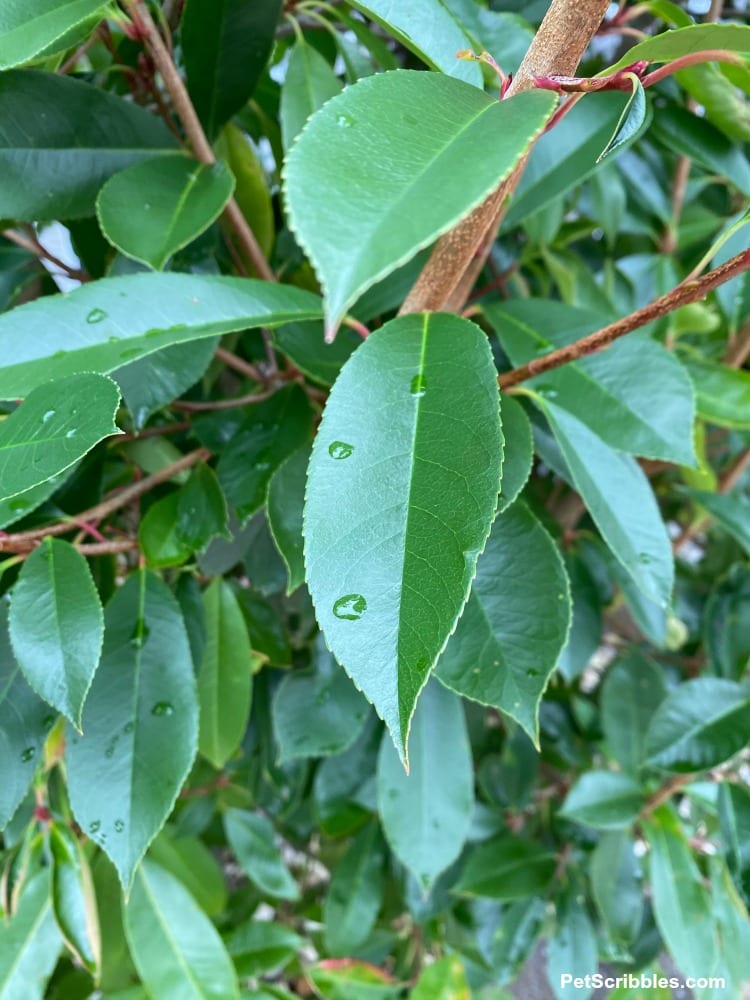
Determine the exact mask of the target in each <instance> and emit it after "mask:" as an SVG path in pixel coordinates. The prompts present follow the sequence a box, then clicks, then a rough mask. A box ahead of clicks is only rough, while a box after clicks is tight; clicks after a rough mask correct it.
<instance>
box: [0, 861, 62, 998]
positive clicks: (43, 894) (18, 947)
mask: <svg viewBox="0 0 750 1000" xmlns="http://www.w3.org/2000/svg"><path fill="white" fill-rule="evenodd" d="M60 945H61V941H60V932H59V931H58V929H57V924H56V923H55V918H54V915H53V913H52V904H51V900H50V886H49V872H48V871H46V870H44V871H41V872H39V873H38V874H37V875H36V876H35V877H34V878H33V879H32V880H31V881H30V882H29V884H28V885H27V886H26V888H25V889H24V892H23V894H22V895H21V901H20V904H19V906H18V909H17V910H16V912H15V913H14V914H13V917H12V918H11V919H10V920H8V921H6V920H3V921H2V922H0V997H2V998H3V1000H42V996H43V995H44V993H45V987H46V984H47V980H48V979H49V977H50V975H51V974H52V970H53V969H54V967H55V965H56V964H57V956H58V954H59V952H60Z"/></svg>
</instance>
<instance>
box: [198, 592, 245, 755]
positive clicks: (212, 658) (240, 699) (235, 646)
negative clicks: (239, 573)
mask: <svg viewBox="0 0 750 1000" xmlns="http://www.w3.org/2000/svg"><path fill="white" fill-rule="evenodd" d="M203 610H204V614H205V618H206V645H205V648H204V651H203V661H202V663H201V665H200V670H199V671H198V698H199V702H200V739H199V747H200V752H201V754H202V755H203V756H204V757H205V758H206V759H207V760H209V761H211V763H212V764H213V765H214V767H223V766H224V764H225V763H226V761H227V760H228V759H229V757H230V756H231V755H232V754H233V753H234V751H235V750H236V749H237V747H238V746H239V743H240V740H241V739H242V736H243V734H244V732H245V727H246V726H247V720H248V716H249V714H250V699H251V694H252V673H253V654H252V652H251V649H250V642H249V639H248V636H247V628H246V626H245V622H244V619H243V617H242V612H241V611H240V608H239V605H238V604H237V598H236V597H235V596H234V593H233V591H232V589H231V587H230V586H229V584H228V583H227V582H226V581H225V580H222V579H221V578H216V579H215V580H213V581H212V582H211V584H210V585H209V586H208V587H207V589H206V590H205V591H204V593H203Z"/></svg>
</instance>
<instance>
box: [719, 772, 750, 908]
mask: <svg viewBox="0 0 750 1000" xmlns="http://www.w3.org/2000/svg"><path fill="white" fill-rule="evenodd" d="M718 811H719V820H720V822H721V836H722V840H723V842H724V847H725V851H726V857H727V863H728V865H729V868H730V870H731V872H732V875H733V876H734V878H735V880H736V881H737V884H738V885H739V886H740V887H741V888H742V890H743V893H744V896H745V899H747V898H748V897H749V896H750V793H749V792H748V790H747V789H746V788H745V787H744V786H742V785H734V784H731V783H730V782H727V781H725V782H722V784H721V785H720V787H719V810H718Z"/></svg>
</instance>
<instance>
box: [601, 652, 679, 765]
mask: <svg viewBox="0 0 750 1000" xmlns="http://www.w3.org/2000/svg"><path fill="white" fill-rule="evenodd" d="M665 694H666V683H665V681H664V676H663V674H662V671H661V669H660V668H659V667H658V666H657V664H656V663H654V662H653V660H650V659H648V658H647V657H646V656H644V655H643V654H642V653H640V652H639V651H638V650H636V649H631V650H629V651H628V652H627V653H625V655H623V656H622V657H620V658H619V659H618V660H617V662H616V663H613V664H612V666H611V667H610V668H609V669H608V670H607V674H606V676H605V678H604V683H603V684H602V694H601V712H602V727H603V729H604V739H605V741H606V746H607V748H608V749H609V751H610V753H611V754H612V756H613V757H614V758H615V760H616V761H617V762H618V763H619V764H620V765H621V766H622V767H623V768H624V769H625V771H627V772H628V774H632V775H636V774H637V773H638V771H639V770H640V769H641V767H642V766H643V763H644V759H645V756H646V733H647V732H648V727H649V723H650V722H651V719H652V718H653V715H654V712H655V711H656V709H657V707H658V705H659V703H660V702H661V701H662V700H663V698H664V695H665Z"/></svg>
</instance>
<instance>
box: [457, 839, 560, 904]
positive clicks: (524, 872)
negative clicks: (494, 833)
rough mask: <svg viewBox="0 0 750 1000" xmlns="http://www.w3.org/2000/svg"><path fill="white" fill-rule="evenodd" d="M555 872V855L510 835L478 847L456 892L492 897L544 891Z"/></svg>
mask: <svg viewBox="0 0 750 1000" xmlns="http://www.w3.org/2000/svg"><path fill="white" fill-rule="evenodd" d="M554 871H555V856H554V854H550V853H549V851H547V850H546V849H545V848H544V847H542V845H541V844H539V843H537V842H536V841H532V840H524V839H522V838H520V837H512V836H510V835H507V836H502V837H497V838H496V839H494V840H489V841H487V843H485V844H482V845H481V846H480V847H478V848H477V849H476V850H475V851H474V853H473V854H471V855H469V859H468V861H467V862H466V865H465V866H464V870H463V872H462V873H461V877H460V879H459V880H458V884H457V885H456V886H455V889H456V892H460V893H463V894H465V895H468V896H488V897H489V898H490V899H523V898H524V897H525V896H532V895H535V894H543V893H544V892H545V890H546V888H547V885H548V884H549V882H550V880H551V879H552V875H553V873H554Z"/></svg>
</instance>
